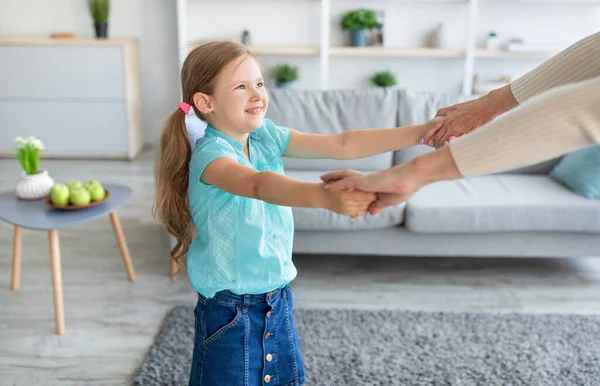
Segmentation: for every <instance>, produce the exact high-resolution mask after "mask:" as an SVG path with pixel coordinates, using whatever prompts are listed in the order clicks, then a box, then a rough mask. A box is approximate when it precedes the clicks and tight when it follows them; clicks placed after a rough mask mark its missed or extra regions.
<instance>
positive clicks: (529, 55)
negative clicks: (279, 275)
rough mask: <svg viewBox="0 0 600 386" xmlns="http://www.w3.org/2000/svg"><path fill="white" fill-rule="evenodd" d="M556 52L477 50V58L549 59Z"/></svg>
mask: <svg viewBox="0 0 600 386" xmlns="http://www.w3.org/2000/svg"><path fill="white" fill-rule="evenodd" d="M555 54H556V52H550V51H532V52H513V51H488V50H477V51H475V57H476V58H478V59H548V58H550V57H552V56H553V55H555Z"/></svg>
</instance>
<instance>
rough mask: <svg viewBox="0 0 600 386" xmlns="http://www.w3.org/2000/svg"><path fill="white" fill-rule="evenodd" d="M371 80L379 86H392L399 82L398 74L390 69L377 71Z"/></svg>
mask: <svg viewBox="0 0 600 386" xmlns="http://www.w3.org/2000/svg"><path fill="white" fill-rule="evenodd" d="M369 80H370V81H371V83H372V84H373V85H375V86H377V87H391V86H395V85H396V84H398V81H397V80H396V75H394V74H392V73H391V72H390V71H380V72H376V73H374V74H373V75H372V76H371V77H370V78H369Z"/></svg>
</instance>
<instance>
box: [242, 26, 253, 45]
mask: <svg viewBox="0 0 600 386" xmlns="http://www.w3.org/2000/svg"><path fill="white" fill-rule="evenodd" d="M242 44H243V45H245V46H249V45H250V44H251V41H250V31H248V30H247V29H245V30H243V31H242Z"/></svg>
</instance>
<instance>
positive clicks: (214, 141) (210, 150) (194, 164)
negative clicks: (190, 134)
mask: <svg viewBox="0 0 600 386" xmlns="http://www.w3.org/2000/svg"><path fill="white" fill-rule="evenodd" d="M222 157H227V158H231V159H233V160H235V161H237V160H238V157H237V155H236V153H235V150H234V149H233V147H232V146H231V145H230V144H229V143H227V141H225V140H224V139H222V138H206V137H203V138H200V139H199V140H198V143H197V144H196V147H195V148H194V151H193V153H192V159H191V160H190V176H191V177H192V176H193V178H194V179H196V180H197V181H200V177H202V173H204V169H206V167H207V166H208V164H209V163H211V162H212V161H214V160H216V159H217V158H222Z"/></svg>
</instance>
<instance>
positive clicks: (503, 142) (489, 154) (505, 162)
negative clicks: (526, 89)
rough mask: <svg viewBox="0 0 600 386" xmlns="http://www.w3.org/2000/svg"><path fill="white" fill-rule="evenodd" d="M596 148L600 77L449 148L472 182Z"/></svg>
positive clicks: (559, 90) (531, 104)
mask: <svg viewBox="0 0 600 386" xmlns="http://www.w3.org/2000/svg"><path fill="white" fill-rule="evenodd" d="M598 55H599V56H600V53H599V54H598ZM543 88H545V87H542V89H543ZM594 143H600V76H597V77H595V78H591V79H588V80H585V81H581V82H576V83H571V84H568V85H565V86H560V87H556V88H553V89H552V90H549V91H546V92H542V93H541V94H539V95H537V96H535V97H532V98H531V99H528V100H527V102H525V103H523V104H522V105H521V106H519V107H518V108H516V109H514V110H512V111H509V112H508V113H506V114H503V115H501V116H499V117H498V118H496V119H495V120H493V121H491V122H489V123H487V124H485V125H484V126H482V127H480V128H478V129H477V130H474V131H472V132H471V133H469V134H468V135H465V136H464V137H461V138H458V139H455V140H454V141H452V142H451V143H450V145H449V146H450V152H451V154H452V157H453V158H454V161H455V163H456V166H457V168H458V171H459V172H460V173H461V175H462V176H464V177H472V176H476V175H482V174H491V173H496V172H501V171H505V170H510V169H514V168H516V167H520V166H525V165H530V164H534V163H537V162H541V161H545V160H547V159H551V158H554V157H556V156H559V155H563V154H566V153H568V152H571V151H574V150H578V149H580V148H583V147H586V146H589V145H592V144H594Z"/></svg>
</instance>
